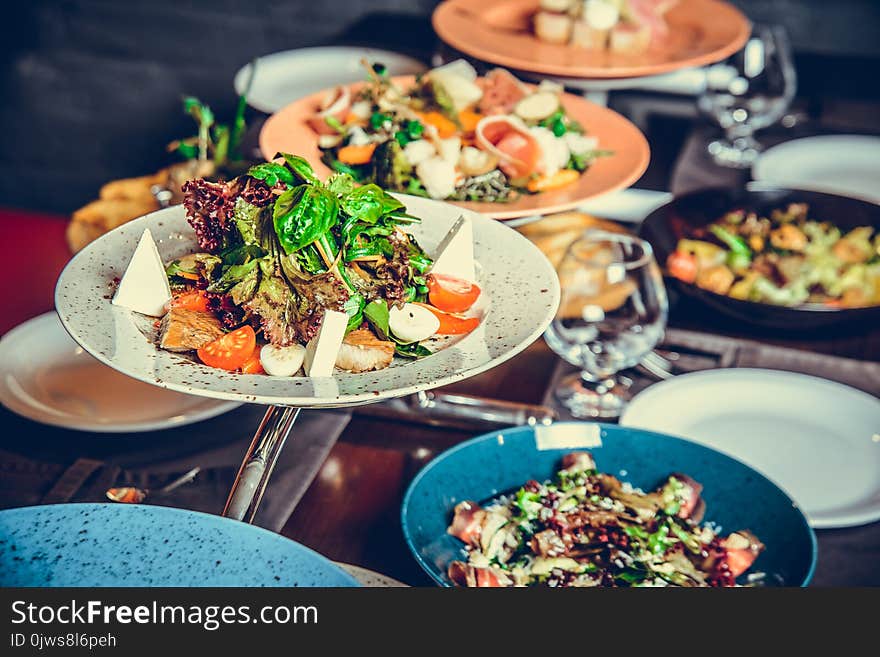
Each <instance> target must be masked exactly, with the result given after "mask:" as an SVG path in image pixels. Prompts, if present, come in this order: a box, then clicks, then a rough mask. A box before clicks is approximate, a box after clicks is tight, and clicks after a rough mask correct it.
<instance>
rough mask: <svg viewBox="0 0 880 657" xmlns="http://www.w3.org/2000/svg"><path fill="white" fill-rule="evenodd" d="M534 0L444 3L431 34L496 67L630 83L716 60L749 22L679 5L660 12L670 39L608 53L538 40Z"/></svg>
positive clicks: (730, 10)
mask: <svg viewBox="0 0 880 657" xmlns="http://www.w3.org/2000/svg"><path fill="white" fill-rule="evenodd" d="M537 11H538V0H479V1H476V2H475V1H474V0H447V1H446V2H444V3H442V4H441V5H440V6H439V7H437V9H436V10H435V11H434V17H433V22H434V29H435V30H436V31H437V34H438V35H439V36H440V38H441V39H443V41H445V42H446V43H448V44H449V45H450V46H452V47H453V48H456V49H458V50H460V51H461V52H463V53H466V54H468V55H471V56H472V57H476V58H478V59H482V60H484V61H487V62H492V63H493V64H498V65H499V66H507V67H510V68H515V69H519V70H521V71H532V72H535V73H543V74H545V75H562V76H568V77H574V78H632V77H642V76H646V75H659V74H661V73H670V72H672V71H676V70H678V69H681V68H689V67H692V66H704V65H706V64H713V63H715V62H718V61H721V60H722V59H724V58H725V57H728V56H729V55H732V54H733V53H735V52H736V51H737V50H739V49H740V48H742V47H743V45H745V42H746V40H747V39H748V37H749V32H750V29H751V28H750V25H749V21H748V19H747V18H746V17H745V16H744V15H743V14H742V13H741V12H740V11H739V10H737V9H735V8H734V7H732V6H730V5H729V4H727V3H725V2H719V0H678V4H676V5H675V6H674V7H673V8H672V9H670V10H669V12H667V13H666V22H667V23H668V25H669V35H668V36H667V37H666V38H665V39H664V40H663V41H662V42H660V43H655V44H652V45H651V47H650V49H649V50H648V51H647V52H645V53H643V54H641V55H632V56H626V55H613V54H611V53H608V52H605V51H592V50H587V49H584V48H578V47H577V46H570V45H557V44H552V43H544V42H543V41H540V40H539V39H538V38H537V37H536V36H535V34H534V32H533V30H532V16H533V15H534V14H535V12H537Z"/></svg>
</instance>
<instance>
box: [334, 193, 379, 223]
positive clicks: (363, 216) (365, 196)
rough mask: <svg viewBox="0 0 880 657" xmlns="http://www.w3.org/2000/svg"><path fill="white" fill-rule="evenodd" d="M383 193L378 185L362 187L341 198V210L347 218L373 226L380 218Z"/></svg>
mask: <svg viewBox="0 0 880 657" xmlns="http://www.w3.org/2000/svg"><path fill="white" fill-rule="evenodd" d="M384 194H385V192H384V191H382V189H381V188H380V187H379V186H378V185H372V184H370V185H364V186H363V187H358V188H357V189H353V190H351V191H350V192H349V193H348V194H346V195H345V196H343V197H342V199H341V205H342V210H343V211H344V212H345V214H347V215H348V216H349V217H352V218H354V219H357V220H358V221H363V222H364V223H368V224H374V223H376V222H377V221H379V219H380V218H381V217H382V215H383V214H384V212H383V198H382V197H383V196H384Z"/></svg>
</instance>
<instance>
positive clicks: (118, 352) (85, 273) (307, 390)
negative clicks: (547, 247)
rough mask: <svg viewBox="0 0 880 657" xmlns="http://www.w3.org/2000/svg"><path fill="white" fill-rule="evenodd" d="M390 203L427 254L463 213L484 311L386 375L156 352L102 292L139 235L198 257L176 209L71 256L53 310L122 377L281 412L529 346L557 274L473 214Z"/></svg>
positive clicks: (486, 365)
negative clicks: (267, 369)
mask: <svg viewBox="0 0 880 657" xmlns="http://www.w3.org/2000/svg"><path fill="white" fill-rule="evenodd" d="M399 198H400V199H401V200H402V201H403V202H404V203H406V206H407V208H408V210H409V212H410V213H412V214H414V215H416V216H419V217H422V219H423V222H422V223H421V224H418V225H415V226H412V227H411V228H410V232H412V234H413V235H414V236H415V237H416V239H417V240H418V241H419V243H420V244H421V245H422V246H423V247H424V248H425V249H426V250H427V251H428V253H433V252H434V250H435V248H436V247H437V245H438V244H439V243H440V240H441V239H442V238H443V236H444V235H445V234H446V232H447V231H448V230H449V228H450V227H451V226H452V224H453V223H454V222H455V220H456V219H457V218H458V216H459V215H460V214H461V213H462V212H465V213H467V214H469V215H470V216H471V217H472V219H473V222H474V250H475V255H476V259H477V261H478V262H479V263H480V265H481V267H482V276H481V280H480V285H481V287H482V289H483V293H484V296H485V299H486V300H487V301H488V303H487V305H486V307H485V308H484V310H483V321H482V322H481V324H480V326H479V327H478V328H477V329H476V330H475V331H474V332H473V333H471V334H470V335H467V336H466V337H464V339H462V340H459V341H458V342H455V343H454V344H451V345H449V346H448V347H447V348H445V349H443V350H441V351H438V352H437V353H435V354H434V355H432V356H430V357H428V358H425V359H422V360H418V361H408V360H404V359H395V362H394V363H393V364H392V366H391V367H389V368H387V369H384V370H380V371H378V372H366V373H363V374H348V373H344V372H337V374H336V375H335V376H333V377H325V378H310V377H291V378H280V377H269V376H265V375H255V374H234V373H230V372H224V371H222V370H217V369H212V368H210V367H206V366H204V365H201V364H198V363H194V362H193V361H192V360H190V359H188V358H186V357H184V356H181V355H179V354H173V353H170V352H167V351H163V350H161V349H159V348H157V347H156V345H155V344H154V343H153V342H152V341H149V340H147V338H145V337H144V334H143V332H142V331H143V328H144V326H145V318H144V317H143V316H140V315H136V314H135V313H132V312H130V311H128V310H125V309H124V308H120V307H118V306H114V305H112V304H111V303H110V284H111V281H112V280H113V279H114V277H119V276H122V274H123V273H124V271H125V267H126V266H127V264H128V261H129V259H130V258H131V254H132V253H133V251H134V248H135V245H136V244H137V240H138V239H139V238H140V236H141V234H142V233H143V231H144V229H145V228H147V227H149V229H150V231H151V232H152V233H153V237H154V238H155V239H156V241H157V244H158V246H159V252H160V253H161V255H162V258H163V259H164V260H165V261H166V262H167V261H170V260H173V259H174V258H178V257H180V256H182V255H184V254H186V253H190V252H193V251H195V250H196V249H197V247H196V243H195V235H194V233H193V231H192V230H191V229H190V227H189V224H187V222H186V217H185V216H184V211H183V208H182V207H180V206H176V207H172V208H168V209H165V210H160V211H158V212H154V213H152V214H148V215H146V216H144V217H141V218H140V219H135V220H134V221H131V222H129V223H127V224H124V225H122V226H120V227H119V228H117V229H116V230H114V231H112V232H110V233H108V234H106V235H104V236H103V237H101V238H99V239H98V240H96V241H95V242H93V243H92V244H90V245H89V246H87V247H86V248H85V249H83V250H82V251H80V252H79V253H78V254H77V255H76V256H75V257H74V258H73V260H71V261H70V263H68V265H67V267H66V268H65V269H64V271H63V272H62V273H61V277H60V278H59V279H58V285H57V287H56V289H55V307H56V309H57V310H58V315H59V316H60V317H61V322H62V323H63V324H64V327H65V328H66V329H67V331H68V332H69V333H70V335H71V336H72V337H73V339H74V340H76V341H77V342H78V343H79V344H81V345H82V346H83V348H85V349H86V351H88V352H89V353H91V354H92V355H93V356H95V357H96V358H97V359H98V360H100V361H102V362H103V363H106V364H107V365H110V366H111V367H113V368H115V369H117V370H119V371H120V372H122V373H124V374H127V375H128V376H131V377H133V378H135V379H139V380H140V381H145V382H147V383H152V384H155V385H158V386H161V387H163V388H168V389H171V390H177V391H178V392H186V393H189V394H193V395H202V396H205V397H213V398H217V399H230V400H236V401H243V402H252V403H258V404H276V405H284V406H303V407H324V408H328V407H341V406H355V405H359V404H368V403H370V402H375V401H379V400H381V399H388V398H391V397H399V396H402V395H407V394H410V393H414V392H418V391H420V390H427V389H430V388H435V387H438V386H442V385H446V384H449V383H453V382H454V381H459V380H461V379H465V378H467V377H470V376H473V375H475V374H479V373H480V372H485V371H486V370H488V369H491V368H492V367H494V366H495V365H498V364H499V363H502V362H504V361H506V360H508V359H509V358H512V357H513V356H515V355H516V354H518V353H519V352H520V351H522V350H523V349H525V348H526V347H527V346H528V345H529V344H531V343H532V342H533V341H534V340H536V339H537V338H538V337H539V336H540V335H541V333H542V332H543V331H544V329H545V328H546V327H547V325H548V324H549V323H550V321H551V320H552V318H553V315H554V314H555V312H556V307H557V306H558V304H559V282H558V279H557V278H556V272H555V271H554V270H553V267H552V266H551V265H550V263H549V262H548V261H547V259H546V258H545V257H544V256H543V254H541V252H540V251H538V249H537V248H536V247H535V246H534V245H533V244H532V243H531V242H529V241H528V240H527V239H526V238H524V237H523V236H522V235H520V234H519V233H517V232H516V231H514V230H513V229H511V228H507V227H506V226H504V225H503V224H499V223H497V222H495V221H492V220H491V219H487V218H485V217H482V216H481V215H479V214H476V213H474V212H470V211H467V210H462V209H461V208H458V207H455V206H452V205H449V204H446V203H440V202H437V201H430V200H428V199H423V198H417V197H413V196H400V197H399ZM147 325H148V324H147Z"/></svg>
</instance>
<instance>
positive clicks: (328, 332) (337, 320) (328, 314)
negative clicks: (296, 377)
mask: <svg viewBox="0 0 880 657" xmlns="http://www.w3.org/2000/svg"><path fill="white" fill-rule="evenodd" d="M346 326H348V315H346V314H345V313H341V312H338V311H336V310H327V311H325V312H324V321H322V322H321V329H320V330H319V331H318V335H316V336H315V337H314V338H312V339H311V340H309V343H308V344H307V345H306V355H305V361H304V364H303V367H304V368H305V371H306V376H332V375H333V367H334V366H335V365H336V356H337V354H338V353H339V348H340V347H341V346H342V339H343V338H344V337H345V327H346Z"/></svg>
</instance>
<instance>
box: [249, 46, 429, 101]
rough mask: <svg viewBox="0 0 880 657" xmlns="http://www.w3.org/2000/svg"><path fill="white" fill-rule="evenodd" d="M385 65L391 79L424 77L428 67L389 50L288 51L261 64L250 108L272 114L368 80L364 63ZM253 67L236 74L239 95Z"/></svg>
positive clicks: (259, 63) (301, 49)
mask: <svg viewBox="0 0 880 657" xmlns="http://www.w3.org/2000/svg"><path fill="white" fill-rule="evenodd" d="M364 58H366V59H367V60H368V61H370V62H379V63H381V64H384V65H385V68H387V69H388V71H389V72H390V74H391V75H409V74H414V73H421V72H422V71H424V70H425V69H426V68H427V67H426V66H425V65H424V64H423V63H422V62H420V61H419V60H417V59H413V58H412V57H408V56H407V55H402V54H400V53H397V52H391V51H389V50H378V49H376V48H358V47H356V46H322V47H318V48H299V49H297V50H285V51H283V52H277V53H274V54H272V55H266V56H265V57H260V58H259V59H258V60H257V72H256V75H255V77H254V82H253V85H252V86H251V91H250V93H249V94H248V98H247V101H248V105H250V106H251V107H254V108H256V109H258V110H260V111H261V112H266V113H267V114H272V113H273V112H277V111H278V110H280V109H281V108H282V107H285V106H286V105H289V104H290V103H292V102H293V101H295V100H298V99H300V98H302V97H303V96H308V95H309V94H313V93H315V92H316V91H321V89H326V88H327V87H329V86H334V85H337V84H348V83H350V82H357V81H358V80H363V79H364V67H363V66H362V65H361V63H360V62H361V59H364ZM250 68H251V65H250V64H246V65H245V66H243V67H242V68H241V69H239V71H238V72H237V73H236V74H235V81H234V84H235V92H236V93H237V94H239V95H241V94H242V93H244V91H245V88H246V87H247V83H248V78H249V76H250Z"/></svg>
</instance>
